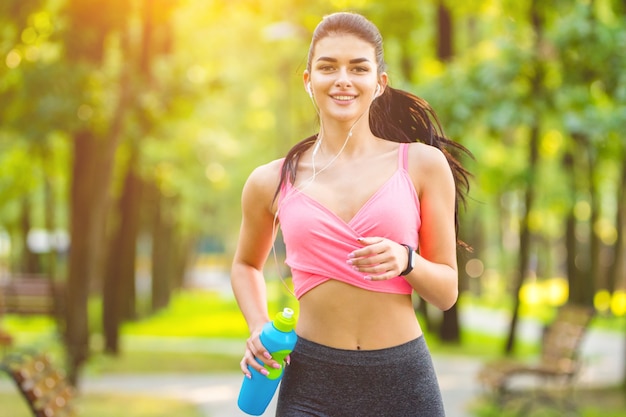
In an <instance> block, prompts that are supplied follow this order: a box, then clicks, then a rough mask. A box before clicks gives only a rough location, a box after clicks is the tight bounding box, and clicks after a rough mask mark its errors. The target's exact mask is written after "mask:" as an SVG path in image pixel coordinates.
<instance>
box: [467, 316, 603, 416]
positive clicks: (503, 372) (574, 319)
mask: <svg viewBox="0 0 626 417" xmlns="http://www.w3.org/2000/svg"><path fill="white" fill-rule="evenodd" d="M593 315H594V311H593V309H592V308H588V307H584V306H578V305H565V306H563V307H561V308H560V309H559V310H558V312H557V315H556V318H555V319H554V321H553V322H552V323H551V324H550V325H549V326H548V327H547V328H546V329H545V331H544V334H543V338H542V346H541V356H540V358H539V360H538V361H537V362H536V363H527V362H522V361H517V360H513V359H508V360H507V359H503V360H496V361H492V362H489V363H487V364H485V366H484V367H483V368H482V369H481V370H480V372H479V373H478V380H479V382H480V383H482V385H483V386H484V387H485V388H486V389H487V390H488V391H489V392H490V393H491V394H494V395H495V400H496V404H497V405H498V407H499V408H501V409H502V408H504V407H505V406H506V405H507V403H508V402H510V401H512V400H513V399H516V398H517V399H521V401H520V404H521V405H520V408H519V413H518V415H528V414H527V413H529V412H531V409H532V408H533V407H542V406H548V407H550V408H555V409H558V410H561V411H564V412H566V411H573V412H575V411H576V406H575V404H574V401H573V399H572V389H573V387H574V384H575V382H576V377H577V375H578V373H579V371H580V369H581V366H582V363H581V359H580V355H579V353H580V347H581V345H582V341H583V338H584V335H585V333H586V331H587V329H588V327H589V323H590V322H591V319H592V318H593ZM524 377H525V378H528V377H530V378H531V379H532V381H526V382H527V383H526V384H521V385H520V384H519V382H520V381H519V380H520V379H522V378H524ZM516 380H517V382H518V384H517V386H515V382H516ZM529 382H531V383H530V384H529ZM518 405H519V404H518ZM558 415H563V414H560V412H559V414H558Z"/></svg>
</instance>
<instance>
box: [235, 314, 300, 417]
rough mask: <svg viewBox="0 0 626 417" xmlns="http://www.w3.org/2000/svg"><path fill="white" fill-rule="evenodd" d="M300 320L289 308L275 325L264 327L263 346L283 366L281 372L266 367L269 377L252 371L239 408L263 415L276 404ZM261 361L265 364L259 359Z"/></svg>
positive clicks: (239, 401)
mask: <svg viewBox="0 0 626 417" xmlns="http://www.w3.org/2000/svg"><path fill="white" fill-rule="evenodd" d="M295 327H296V319H295V317H294V316H293V310H292V309H290V308H285V309H284V310H283V311H282V312H280V313H278V314H276V317H275V318H274V321H273V322H268V323H266V324H265V326H263V331H262V332H261V336H260V338H261V343H263V346H265V348H266V349H267V351H268V352H269V353H270V354H271V355H272V359H274V360H275V361H276V362H278V363H279V364H281V368H280V369H275V368H272V367H269V366H267V365H266V366H265V369H267V371H268V372H269V375H268V376H265V375H263V374H261V373H259V372H257V371H256V370H255V369H252V368H249V369H250V373H251V374H252V378H247V377H244V378H243V384H242V385H241V390H240V391H239V399H238V400H237V405H238V406H239V408H240V409H241V410H242V411H243V412H245V413H246V414H250V415H253V416H260V415H261V414H263V413H264V412H265V409H266V408H267V406H268V405H269V403H270V402H271V401H272V398H273V397H274V393H275V392H276V388H278V384H279V383H280V380H281V378H282V376H283V368H284V366H285V365H284V364H285V358H286V357H287V356H288V355H289V354H290V353H291V351H292V350H293V348H294V346H295V345H296V340H297V338H298V337H297V336H296V332H295V331H294V328H295ZM257 362H259V363H262V362H261V361H259V360H258V359H257Z"/></svg>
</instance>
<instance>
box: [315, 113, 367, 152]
mask: <svg viewBox="0 0 626 417" xmlns="http://www.w3.org/2000/svg"><path fill="white" fill-rule="evenodd" d="M371 136H373V134H372V131H371V130H370V126H369V120H368V118H367V114H363V115H361V117H359V118H357V119H356V120H351V121H349V122H344V121H337V120H330V121H322V123H321V126H320V137H321V139H322V142H323V143H322V144H321V145H320V147H321V148H325V149H328V150H330V151H331V152H332V151H333V150H336V149H338V148H346V147H354V146H355V145H357V144H358V143H359V142H361V141H362V139H364V138H367V137H371ZM346 142H349V143H348V144H347V145H346Z"/></svg>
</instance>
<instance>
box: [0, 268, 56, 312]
mask: <svg viewBox="0 0 626 417" xmlns="http://www.w3.org/2000/svg"><path fill="white" fill-rule="evenodd" d="M62 300H63V286H62V285H61V283H58V282H54V281H52V280H51V279H50V278H48V277H46V276H43V275H35V274H16V275H11V276H9V277H8V278H6V279H4V280H0V314H2V313H4V314H20V315H34V314H44V315H51V316H56V315H57V314H58V313H59V311H58V308H60V307H62V306H63V303H62V302H61V301H62Z"/></svg>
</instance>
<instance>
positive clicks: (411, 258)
mask: <svg viewBox="0 0 626 417" xmlns="http://www.w3.org/2000/svg"><path fill="white" fill-rule="evenodd" d="M401 245H402V246H404V247H405V248H406V250H407V251H409V259H408V260H407V263H406V269H405V270H404V271H402V272H400V276H401V277H403V276H405V275H408V274H409V273H410V272H411V271H412V270H413V267H414V266H415V257H414V256H413V255H414V253H415V252H414V251H415V249H413V248H412V247H411V246H409V245H405V244H404V243H401Z"/></svg>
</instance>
